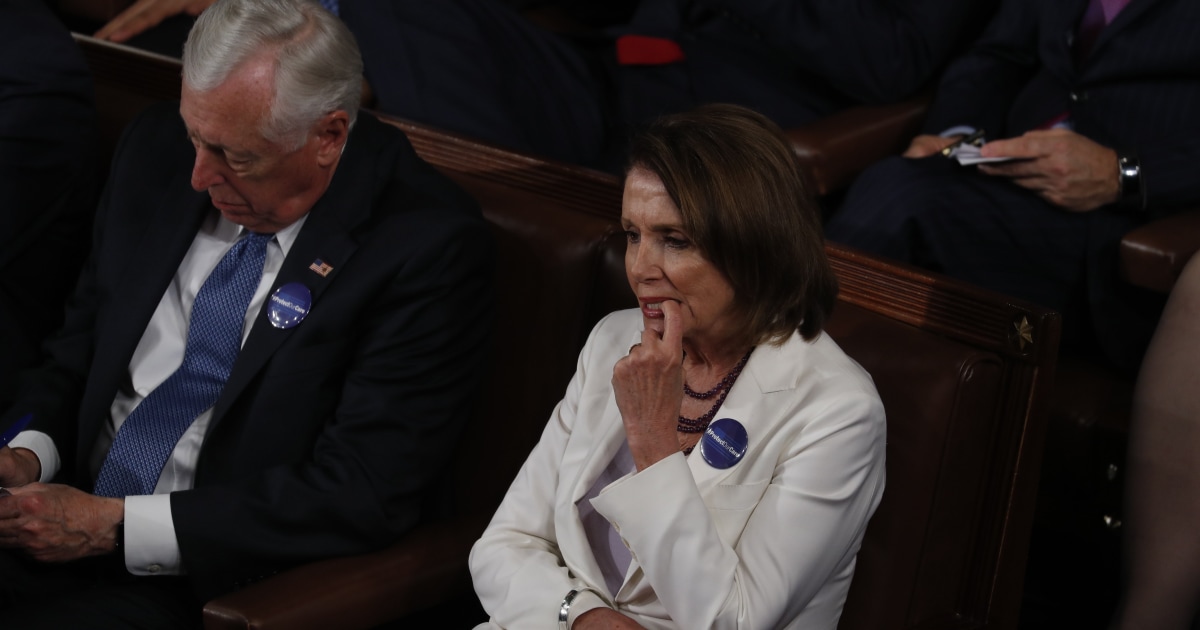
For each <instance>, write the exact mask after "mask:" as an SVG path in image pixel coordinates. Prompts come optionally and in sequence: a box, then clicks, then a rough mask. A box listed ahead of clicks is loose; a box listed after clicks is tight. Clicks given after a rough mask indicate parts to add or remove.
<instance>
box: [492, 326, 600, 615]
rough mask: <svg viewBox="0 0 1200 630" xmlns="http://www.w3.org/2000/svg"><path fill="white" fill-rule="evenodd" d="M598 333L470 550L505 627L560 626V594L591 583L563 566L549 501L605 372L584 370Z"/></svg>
mask: <svg viewBox="0 0 1200 630" xmlns="http://www.w3.org/2000/svg"><path fill="white" fill-rule="evenodd" d="M601 325H602V324H601ZM601 325H597V327H596V329H599V328H600V326H601ZM595 339H596V332H595V330H593V332H592V336H591V338H590V339H588V342H587V344H586V345H585V346H584V349H583V352H582V353H581V354H580V358H579V364H578V367H577V370H576V372H575V376H574V377H572V379H571V382H570V383H569V384H568V385H567V391H566V395H565V396H564V397H563V399H562V401H561V402H559V404H558V406H557V407H556V408H555V409H554V412H553V413H552V414H551V416H550V421H549V422H548V423H547V424H546V428H545V430H543V432H542V437H541V439H540V440H539V441H538V443H537V446H535V447H534V449H533V451H532V452H531V453H530V454H529V458H528V459H526V460H525V464H524V465H522V467H521V470H520V472H519V473H517V477H516V479H515V480H514V481H513V483H512V486H511V487H509V489H508V493H507V494H506V495H505V496H504V501H503V502H502V503H501V504H500V508H499V509H498V510H497V511H496V514H495V516H494V517H492V522H491V523H489V524H488V527H487V529H486V530H485V531H484V533H483V536H482V537H481V538H480V539H479V540H478V541H477V542H476V543H475V546H474V547H473V548H472V549H471V560H470V565H471V577H472V579H473V581H474V584H475V592H476V594H477V595H478V596H479V601H480V603H481V604H482V605H483V608H484V610H486V611H487V612H488V614H489V615H491V617H492V621H493V622H494V623H495V624H496V625H499V626H501V627H504V628H521V629H526V628H528V629H531V630H532V629H537V628H545V629H546V630H553V629H555V628H557V627H558V626H557V625H556V623H555V619H556V617H555V613H556V612H557V607H558V604H559V603H560V602H561V601H562V598H563V597H564V596H565V595H566V594H567V592H568V591H570V590H572V589H582V588H586V587H587V586H588V585H587V584H586V583H584V582H583V581H582V580H580V579H578V578H575V577H574V576H572V575H571V574H570V572H569V571H568V569H567V568H566V566H565V563H564V561H563V558H562V553H561V552H560V551H559V548H558V544H557V542H556V540H557V536H556V534H555V524H554V520H555V510H554V505H555V503H556V495H557V492H558V486H559V484H560V483H563V480H562V478H561V477H560V476H559V471H560V470H561V469H562V460H563V456H564V454H565V452H566V448H567V442H568V440H569V439H570V437H571V432H572V431H573V430H574V428H575V422H576V413H577V411H578V408H579V400H580V395H581V393H582V391H583V390H584V385H585V383H586V382H587V379H588V378H589V377H594V378H603V377H604V375H600V374H595V375H592V374H589V373H588V371H587V368H586V366H587V364H588V356H589V355H590V350H591V349H592V347H593V344H594V343H595ZM607 376H608V377H609V378H611V374H609V375H607ZM573 608H574V607H573ZM572 612H576V611H574V610H573V611H572Z"/></svg>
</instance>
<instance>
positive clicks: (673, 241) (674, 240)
mask: <svg viewBox="0 0 1200 630" xmlns="http://www.w3.org/2000/svg"><path fill="white" fill-rule="evenodd" d="M663 243H665V244H666V245H667V247H669V248H671V249H687V247H688V245H691V243H690V242H688V240H687V239H683V238H679V237H677V236H664V237H663Z"/></svg>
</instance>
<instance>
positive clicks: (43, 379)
mask: <svg viewBox="0 0 1200 630" xmlns="http://www.w3.org/2000/svg"><path fill="white" fill-rule="evenodd" d="M193 157H194V151H193V149H192V146H191V144H190V143H189V142H188V140H187V136H186V133H185V130H184V126H183V122H182V120H181V118H180V116H179V113H178V104H167V105H165V106H157V107H156V108H154V109H152V110H151V111H150V112H149V113H147V114H144V115H143V116H141V117H139V118H138V119H137V120H135V121H134V122H133V123H132V124H131V126H130V128H129V129H128V130H127V131H126V133H125V136H124V138H123V139H122V141H121V143H120V146H119V147H118V149H117V152H116V156H115V159H114V162H113V171H112V174H111V177H110V179H109V184H108V188H107V190H106V192H105V196H104V199H103V200H102V202H101V206H100V210H99V213H98V215H97V226H96V230H95V239H94V245H93V252H92V255H91V257H90V259H89V261H88V263H87V266H86V268H85V272H84V275H83V279H82V280H81V284H80V286H79V288H78V289H77V291H76V292H75V295H74V297H73V300H72V307H71V309H70V310H69V312H68V314H67V321H66V324H65V325H64V328H63V329H62V331H61V332H60V333H59V334H58V335H57V336H56V337H55V338H54V339H52V340H51V342H50V343H49V344H48V347H49V349H50V351H51V358H50V361H49V363H47V364H46V365H45V366H44V367H43V368H42V369H40V370H39V371H38V372H37V373H35V374H34V375H33V376H34V378H31V379H30V380H29V381H28V383H27V384H26V386H25V387H24V389H23V391H22V394H23V397H22V398H21V399H20V400H19V402H18V403H17V404H16V405H15V406H14V407H13V408H12V409H11V410H10V412H9V413H8V414H7V418H6V419H11V418H13V417H15V415H16V414H20V413H24V412H26V411H33V412H34V414H35V420H34V424H33V425H32V426H31V427H30V428H32V429H37V430H40V431H43V432H46V433H48V434H50V435H51V436H52V437H53V438H54V439H55V443H56V444H57V446H58V448H59V450H60V454H61V455H62V459H63V462H64V466H65V470H64V471H63V473H62V475H61V477H62V478H63V479H64V480H65V481H69V482H71V483H74V484H76V485H77V486H79V487H81V488H83V489H88V490H90V488H91V484H92V483H93V479H92V476H91V471H90V470H88V467H87V464H86V461H87V458H88V456H89V454H90V451H91V448H92V446H93V445H94V443H95V440H96V436H97V435H98V433H99V431H100V430H101V427H102V425H103V424H104V423H105V422H107V421H108V416H109V407H110V405H111V404H112V401H113V398H114V396H115V395H116V393H117V391H118V389H120V388H122V387H128V378H129V377H128V366H129V361H130V358H131V356H132V354H133V352H134V349H135V348H136V347H137V344H138V341H139V340H140V338H141V336H142V333H143V331H144V330H145V327H146V324H147V322H148V321H149V320H150V317H151V315H152V314H153V312H154V310H155V308H156V306H157V304H158V302H159V300H160V298H161V297H162V295H163V292H164V290H165V289H166V288H167V286H168V284H169V283H170V281H171V277H172V276H173V275H174V274H175V272H176V268H177V266H178V264H179V262H180V261H181V260H182V258H183V256H184V254H185V253H186V252H187V250H188V248H189V246H190V245H191V243H192V240H193V238H194V236H195V234H196V231H197V229H198V227H199V225H200V223H201V221H202V220H203V218H204V217H205V216H206V215H207V214H208V213H210V212H212V211H213V210H212V207H211V204H210V203H209V200H208V195H207V194H206V193H203V192H196V191H194V190H192V188H191V186H190V183H189V178H190V173H191V167H192V160H193ZM492 251H493V250H492V242H491V236H490V231H489V229H488V227H487V225H486V223H485V222H484V221H483V219H482V216H481V214H480V212H479V210H478V207H477V206H476V204H475V203H474V202H473V201H472V200H471V199H470V198H469V197H468V196H467V195H466V194H465V193H464V192H462V191H461V190H460V189H459V188H457V186H455V185H454V184H452V183H451V182H450V181H449V180H447V179H446V178H444V177H443V176H441V175H440V174H439V173H437V172H436V171H435V170H434V169H433V168H432V167H431V166H430V165H428V164H427V163H425V162H424V161H422V160H420V159H419V158H418V157H417V155H416V154H415V153H414V151H413V149H412V147H411V145H410V144H409V143H408V141H407V139H406V138H405V137H404V136H403V134H402V133H400V132H399V130H397V129H395V128H393V127H391V126H388V125H384V124H383V123H380V122H379V121H378V120H376V119H375V118H373V117H372V116H370V115H368V114H365V113H364V114H360V116H359V120H358V123H357V125H356V126H355V128H354V130H353V131H352V133H351V134H350V138H349V141H348V144H347V146H346V149H345V152H344V154H343V156H342V159H341V162H340V164H339V165H338V167H337V171H336V172H335V175H334V177H333V180H332V183H331V184H330V187H329V189H328V191H327V192H326V193H325V195H324V196H323V197H322V198H321V199H320V200H319V201H318V202H317V204H316V205H315V206H314V207H313V209H312V210H311V212H310V213H309V216H308V219H307V221H306V222H305V224H304V226H303V228H302V229H301V231H300V234H299V236H298V237H297V239H296V241H295V243H294V244H293V245H292V247H291V250H290V251H289V253H288V255H287V258H286V259H285V260H284V262H283V266H282V268H281V269H280V271H279V274H278V277H277V278H276V279H275V282H274V287H278V286H282V285H284V284H287V283H291V282H300V283H303V284H304V285H306V286H307V287H308V288H309V289H310V290H311V292H312V296H313V301H312V306H311V309H310V311H309V314H308V315H307V317H306V318H305V319H304V321H302V322H301V323H300V324H299V325H298V326H296V327H294V328H290V329H278V328H275V327H273V326H272V325H271V324H270V322H269V321H268V319H267V317H266V309H263V311H262V312H260V313H259V314H258V317H257V319H256V320H255V321H254V324H253V327H252V329H251V332H250V334H249V336H248V337H247V339H246V342H245V344H244V345H243V347H242V350H241V353H240V354H239V356H238V358H237V361H236V363H235V364H234V366H233V370H232V373H231V375H230V378H229V381H228V382H227V383H226V385H225V388H224V390H223V391H222V393H221V396H220V398H219V400H218V401H217V403H216V405H215V407H214V412H213V420H212V425H211V428H210V429H209V432H208V435H207V436H206V438H205V441H204V445H203V448H202V450H201V453H200V457H199V462H198V466H197V469H196V477H195V488H194V489H193V490H190V491H186V492H177V493H174V494H172V496H171V510H172V514H173V518H174V523H175V531H176V535H177V538H178V541H179V545H180V548H181V551H182V554H183V563H184V565H185V568H186V570H187V572H188V575H189V576H190V577H191V579H192V580H193V584H194V586H195V587H196V590H197V592H198V594H199V595H200V596H202V597H205V598H207V597H210V596H212V595H214V594H218V593H221V592H224V591H227V590H230V589H231V588H234V587H236V586H238V585H241V584H245V583H247V582H250V581H253V580H256V579H259V578H261V577H263V576H265V575H269V574H271V573H274V572H276V571H278V570H281V569H283V568H286V567H288V566H291V565H295V564H298V563H301V562H305V561H309V560H313V559H316V558H323V557H329V556H335V555H348V554H356V553H362V552H365V551H368V550H371V549H376V548H380V547H382V546H384V545H387V544H389V543H391V542H393V541H395V540H396V538H397V537H398V536H400V535H401V534H402V533H403V532H404V531H406V530H407V529H408V528H409V527H411V526H412V525H413V524H414V523H415V522H416V521H417V520H418V519H419V518H420V517H421V515H422V514H421V505H422V502H423V501H424V500H425V499H427V498H428V497H426V496H425V495H426V490H427V488H428V486H430V484H431V482H432V481H433V480H434V479H435V478H436V477H437V476H438V475H439V474H440V473H441V472H442V470H443V468H444V465H445V464H446V462H448V461H449V453H450V450H451V448H452V443H453V440H454V439H455V437H456V435H457V433H458V431H459V429H460V428H461V426H462V424H463V422H464V420H465V418H466V417H467V415H468V413H469V412H470V411H471V409H472V405H473V404H474V399H475V395H474V394H475V392H476V388H477V385H478V383H479V381H480V377H481V369H480V368H481V366H482V365H483V362H482V361H481V353H482V352H483V351H484V347H485V344H486V341H487V338H488V336H489V334H490V331H491V328H492V326H491V313H492V308H491V305H492V301H493V300H492V295H491V278H492V267H493V265H492V260H493V255H492ZM317 259H320V260H322V261H324V262H325V263H327V264H329V265H331V266H332V271H331V272H330V273H329V274H328V275H327V276H322V275H320V274H319V273H316V272H315V271H313V270H311V269H310V268H309V266H310V265H311V264H312V263H313V262H314V261H316V260H317ZM274 287H273V288H272V290H273V289H274Z"/></svg>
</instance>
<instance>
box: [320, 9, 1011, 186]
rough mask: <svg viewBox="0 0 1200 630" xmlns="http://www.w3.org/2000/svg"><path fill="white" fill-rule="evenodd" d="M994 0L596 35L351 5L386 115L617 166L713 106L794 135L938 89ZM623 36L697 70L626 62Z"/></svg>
mask: <svg viewBox="0 0 1200 630" xmlns="http://www.w3.org/2000/svg"><path fill="white" fill-rule="evenodd" d="M994 5H995V2H994V0H970V1H964V0H727V1H710V2H698V1H690V0H644V1H643V2H641V3H640V5H639V7H638V9H637V11H636V12H635V14H634V16H633V18H632V19H631V21H630V23H629V24H627V25H624V26H621V27H614V28H611V29H607V30H605V31H603V32H593V33H590V34H589V35H580V34H577V33H576V34H572V36H563V35H559V34H556V33H551V32H549V31H547V30H544V29H542V28H539V27H537V26H535V25H534V24H533V23H531V22H530V21H529V20H526V19H525V18H523V17H522V16H521V15H519V14H518V13H516V12H515V11H513V10H512V9H511V8H510V7H508V6H506V5H504V4H503V3H501V2H499V1H498V0H439V1H438V2H411V1H407V0H374V1H370V2H367V1H365V0H364V1H346V2H343V3H342V4H341V16H342V19H343V20H345V22H346V24H347V25H348V26H349V27H350V30H351V31H352V32H353V33H354V35H355V37H357V38H358V42H359V45H360V46H361V47H362V51H363V60H364V64H365V66H366V74H367V79H368V81H369V83H370V84H371V86H372V88H373V90H374V93H375V95H376V97H377V106H378V108H379V109H380V110H382V111H386V112H388V113H392V114H395V115H398V116H403V117H406V118H410V119H413V120H417V121H420V122H423V123H426V124H430V125H434V126H438V127H442V128H444V129H449V130H452V131H456V132H459V133H464V134H467V135H470V136H472V137H474V138H478V139H482V140H485V141H490V142H493V143H496V144H499V145H502V146H505V147H508V148H513V149H517V150H523V151H531V152H535V153H538V154H542V155H545V156H548V157H552V158H555V159H559V160H564V161H568V162H574V163H583V164H588V165H592V166H599V167H603V168H614V167H615V168H617V169H619V168H620V166H621V165H622V164H623V161H624V157H625V156H624V139H625V138H624V136H625V135H626V134H627V133H628V132H629V128H630V126H632V125H637V124H641V123H645V122H648V121H649V120H650V119H652V118H654V117H656V116H658V115H660V114H663V113H669V112H676V111H682V110H687V109H690V108H692V107H694V106H695V105H698V104H701V103H706V102H731V103H737V104H741V105H746V106H748V107H752V108H754V109H756V110H759V111H760V112H762V113H764V114H766V115H767V116H769V117H771V118H772V119H774V120H775V121H776V122H777V123H779V124H780V125H782V126H785V127H788V126H794V125H798V124H801V123H805V122H810V121H812V120H813V119H815V118H816V117H818V116H823V115H826V114H829V113H832V112H834V111H837V110H839V109H842V108H844V107H847V106H850V105H854V104H862V103H886V102H894V101H898V100H901V99H904V98H906V97H908V96H910V95H912V94H913V93H914V92H915V91H917V90H919V89H920V88H921V87H924V86H927V85H929V84H930V83H931V82H932V81H933V79H934V78H935V77H936V76H937V72H938V71H939V70H940V69H941V68H942V67H943V66H944V64H945V63H946V62H947V61H949V60H950V59H951V58H952V57H953V55H954V53H955V52H957V51H958V50H960V49H961V47H962V46H963V45H965V44H967V43H969V42H970V41H971V40H972V39H973V38H974V36H975V35H977V34H978V30H979V28H982V25H983V23H984V22H985V20H986V19H987V18H988V17H989V16H990V14H991V9H992V8H993V7H994ZM622 34H639V35H648V36H655V37H663V38H667V39H671V40H673V41H676V42H677V43H678V44H679V45H680V47H681V48H682V49H683V52H684V53H685V56H686V59H684V60H683V61H680V62H676V63H670V64H666V65H654V66H623V65H620V64H618V63H617V57H616V52H615V50H616V49H615V46H614V41H615V39H616V37H618V36H620V35H622Z"/></svg>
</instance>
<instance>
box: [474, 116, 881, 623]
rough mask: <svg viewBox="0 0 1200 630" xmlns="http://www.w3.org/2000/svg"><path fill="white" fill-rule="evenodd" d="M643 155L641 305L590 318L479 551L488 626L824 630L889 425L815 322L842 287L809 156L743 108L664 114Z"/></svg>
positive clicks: (632, 186)
mask: <svg viewBox="0 0 1200 630" xmlns="http://www.w3.org/2000/svg"><path fill="white" fill-rule="evenodd" d="M630 164H631V166H630V168H629V170H628V173H627V176H626V180H625V195H624V201H623V204H622V213H621V224H622V225H623V226H624V229H625V231H626V235H627V249H626V254H625V269H626V273H627V275H628V279H629V285H630V287H631V288H632V289H633V291H634V292H635V293H636V295H637V298H638V301H639V303H640V309H639V310H628V311H619V312H616V313H613V314H611V315H609V316H608V317H606V318H605V319H603V320H602V321H601V322H600V323H599V324H597V325H596V327H595V329H594V330H593V331H592V334H591V336H590V338H589V339H588V342H587V344H586V346H585V347H584V349H583V351H582V353H581V354H580V358H579V365H578V370H577V371H576V373H575V376H574V378H573V380H572V381H571V383H570V384H569V385H568V387H567V391H566V395H565V397H564V398H563V400H562V401H561V402H560V403H559V405H558V407H557V408H556V409H555V410H554V412H553V414H552V415H551V417H550V421H549V423H548V424H547V426H546V428H545V430H544V432H543V434H542V438H541V440H540V442H539V443H538V444H537V446H536V447H535V448H534V450H533V452H532V453H531V454H530V455H529V458H528V459H527V460H526V462H525V464H524V466H523V468H522V469H521V471H520V473H519V474H518V476H517V478H516V480H515V481H514V482H513V484H512V486H511V488H510V489H509V491H508V494H507V496H506V497H505V499H504V501H503V503H502V504H501V506H500V508H499V510H498V511H497V512H496V514H495V516H494V518H493V519H492V522H491V524H490V525H489V526H488V527H487V530H486V531H485V532H484V533H483V536H482V538H480V540H479V541H478V542H476V544H475V546H474V548H473V549H472V551H471V561H470V564H471V572H472V575H473V577H474V583H475V590H476V592H477V593H478V595H479V598H480V601H481V603H482V605H483V608H484V609H485V610H486V611H487V612H488V614H490V615H491V622H490V624H485V625H484V626H481V628H487V627H503V628H530V627H546V626H547V625H548V624H549V623H553V622H551V621H550V620H552V619H554V616H555V615H556V614H558V615H559V617H558V618H559V620H560V622H562V623H564V624H567V625H569V626H570V627H572V628H575V629H576V630H581V629H583V628H594V627H622V628H624V627H630V628H632V627H648V628H676V627H679V628H724V627H734V626H741V627H754V628H775V627H785V626H786V627H796V628H827V629H830V630H832V629H833V628H835V627H836V626H837V622H838V618H839V616H840V615H841V610H842V603H843V602H844V601H845V598H846V593H847V590H848V589H849V587H850V580H851V578H852V577H853V575H854V567H855V557H856V554H857V552H858V548H859V545H860V544H861V541H862V537H863V532H864V530H865V529H866V527H867V521H868V519H870V517H871V514H872V513H873V511H874V510H875V508H876V506H877V505H878V503H879V500H880V497H881V495H882V493H883V486H884V444H885V426H884V413H883V407H882V404H881V403H880V401H879V397H878V395H877V394H876V392H875V388H874V385H873V384H872V382H871V378H870V376H869V375H868V374H867V373H866V372H865V371H864V370H863V369H862V368H861V367H859V365H858V364H857V363H855V362H854V361H853V360H851V359H850V358H849V357H847V356H846V355H845V354H844V353H843V352H842V351H841V349H839V348H838V346H837V344H836V343H834V341H833V340H832V339H830V338H829V337H828V336H827V335H824V334H822V324H823V322H824V321H825V319H826V316H827V315H828V313H829V310H830V308H831V307H832V306H833V303H834V298H835V295H836V292H837V287H836V281H835V280H834V277H833V275H832V272H831V270H830V267H829V264H828V261H827V260H826V258H825V252H824V248H823V243H822V239H821V233H820V225H819V218H818V216H817V210H816V205H815V202H814V200H813V197H812V196H811V192H810V191H809V190H808V189H807V188H806V186H805V184H804V183H803V181H804V177H803V173H802V171H801V170H800V168H799V165H798V163H797V161H796V159H795V157H794V156H793V154H792V151H791V148H790V145H789V144H788V142H787V140H786V138H785V137H784V136H783V135H782V132H781V131H780V130H779V128H778V127H776V126H775V125H774V124H773V123H771V122H770V121H769V120H767V119H766V118H765V117H763V116H761V115H759V114H756V113H753V112H751V111H749V110H746V109H743V108H740V107H737V106H732V105H712V106H705V107H702V108H700V109H697V110H695V111H693V112H689V113H683V114H675V115H671V116H667V117H665V118H663V119H661V120H659V121H658V122H656V123H655V124H653V125H652V126H651V127H650V128H649V130H648V131H646V132H645V133H644V135H641V136H640V137H639V138H637V139H635V140H634V142H633V147H632V157H631V159H630ZM798 524H802V525H798Z"/></svg>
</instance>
